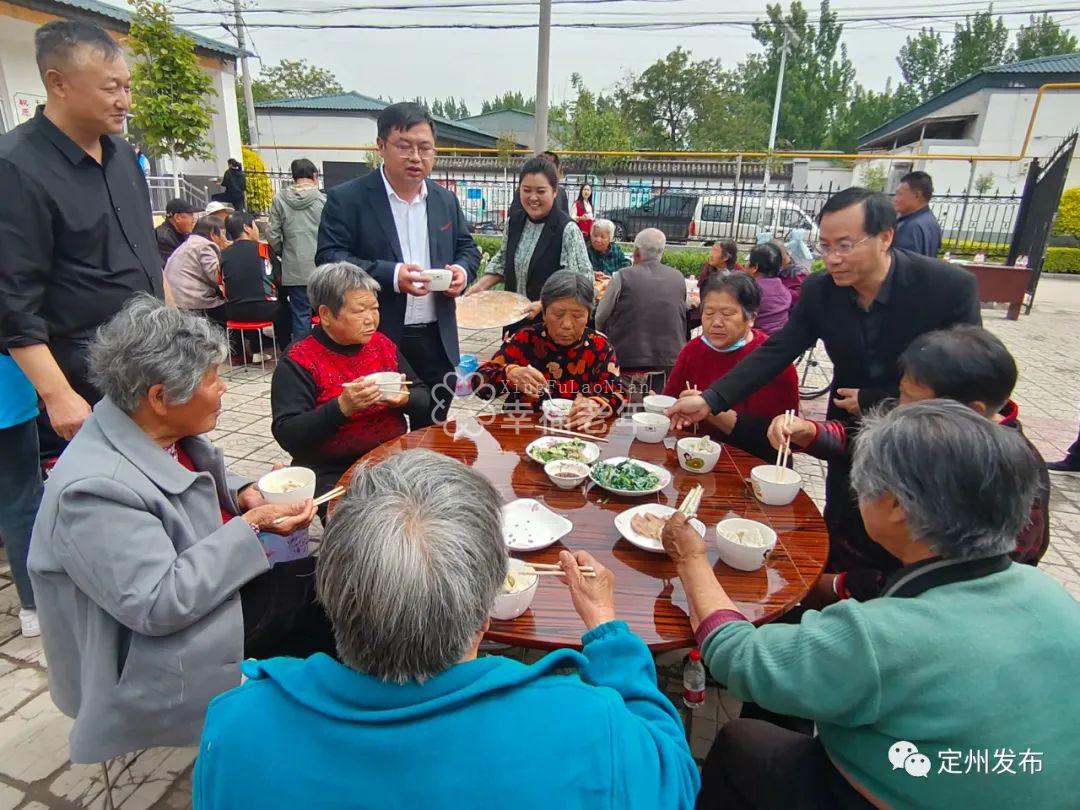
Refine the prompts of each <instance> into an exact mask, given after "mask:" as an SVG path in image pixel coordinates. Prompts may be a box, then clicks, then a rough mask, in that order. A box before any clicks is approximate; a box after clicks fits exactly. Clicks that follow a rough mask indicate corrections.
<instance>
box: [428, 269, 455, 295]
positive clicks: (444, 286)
mask: <svg viewBox="0 0 1080 810" xmlns="http://www.w3.org/2000/svg"><path fill="white" fill-rule="evenodd" d="M424 275H425V276H427V278H428V285H427V286H428V289H429V290H430V291H431V292H442V291H443V290H449V289H450V283H451V282H452V281H453V280H454V274H453V272H452V271H450V270H446V269H442V270H439V269H437V268H432V269H431V270H425V271H424Z"/></svg>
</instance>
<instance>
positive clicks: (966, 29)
mask: <svg viewBox="0 0 1080 810" xmlns="http://www.w3.org/2000/svg"><path fill="white" fill-rule="evenodd" d="M1008 44H1009V29H1008V28H1006V27H1005V21H1004V20H1003V19H1001V17H994V7H993V6H990V8H989V10H987V11H980V12H979V13H978V14H976V15H975V16H974V17H965V18H964V22H963V23H957V25H956V32H955V34H954V35H953V43H952V48H951V49H950V50H951V52H950V58H949V73H948V83H949V84H950V85H952V84H955V83H956V82H959V81H961V80H962V79H965V78H967V77H968V76H970V75H971V74H973V73H978V72H979V71H980V70H982V69H983V68H984V67H987V66H989V65H1000V64H1001V63H1002V62H1006V61H1008V57H1009V53H1008Z"/></svg>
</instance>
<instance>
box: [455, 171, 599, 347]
mask: <svg viewBox="0 0 1080 810" xmlns="http://www.w3.org/2000/svg"><path fill="white" fill-rule="evenodd" d="M558 189H559V176H558V173H557V172H556V170H555V166H554V165H552V164H551V163H550V162H548V161H546V160H544V159H543V158H532V159H530V160H527V161H525V165H524V166H522V167H521V174H520V175H519V178H518V197H519V199H520V201H521V206H522V207H521V209H520V210H518V211H511V213H510V216H509V218H508V219H507V227H506V236H505V237H503V243H502V247H501V248H499V252H498V253H496V254H495V256H494V257H493V258H492V259H491V261H490V262H488V265H487V267H486V268H485V270H484V275H483V276H482V277H481V278H480V280H479V281H477V282H476V284H474V285H473V286H472V287H470V288H469V291H468V292H467V293H466V295H473V294H475V293H478V292H482V291H484V290H490V289H491V288H492V287H494V286H495V285H496V284H499V283H500V282H501V283H503V284H504V285H505V287H506V289H507V290H509V291H510V292H516V293H520V294H522V295H524V296H525V297H526V298H528V299H529V301H531V302H532V303H531V304H530V305H529V306H528V307H527V308H526V309H525V311H524V312H522V315H524V318H523V320H521V321H519V322H518V323H516V324H513V325H512V326H510V327H508V329H507V333H508V334H513V333H514V332H515V331H517V329H519V328H521V327H523V326H525V325H526V324H527V323H528V322H530V321H532V320H535V319H536V317H537V316H538V315H539V314H540V310H541V304H540V291H541V290H542V289H543V288H544V283H545V282H546V281H547V280H548V279H549V278H551V276H552V275H553V274H554V273H556V272H558V271H559V270H570V271H572V272H575V273H580V274H582V275H583V276H586V277H587V278H588V279H589V282H590V283H592V277H593V270H592V264H591V263H590V262H589V253H588V251H587V250H586V248H585V239H584V237H582V235H581V230H580V229H579V228H578V227H577V225H576V224H574V221H573V220H572V219H570V216H569V215H568V214H567V213H566V212H564V211H563V210H562V209H560V208H558V207H557V206H556V205H555V195H556V192H557V191H558Z"/></svg>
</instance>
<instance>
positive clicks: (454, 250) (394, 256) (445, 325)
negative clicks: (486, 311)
mask: <svg viewBox="0 0 1080 810" xmlns="http://www.w3.org/2000/svg"><path fill="white" fill-rule="evenodd" d="M425 182H426V183H427V191H428V196H427V220H428V221H427V224H428V249H429V251H430V257H431V266H432V267H445V266H446V265H448V264H456V265H459V266H460V267H462V268H463V269H464V270H465V274H466V275H467V276H468V278H469V282H470V283H471V282H472V281H474V280H475V279H476V270H477V268H478V267H479V266H480V251H479V249H477V247H476V243H475V242H474V241H473V238H472V235H471V234H470V233H469V224H468V222H466V221H465V215H464V214H463V213H462V211H461V205H460V204H459V203H458V198H457V195H455V194H454V193H453V192H451V191H447V190H446V189H445V188H443V187H442V186H440V185H439V184H438V183H436V182H434V181H433V180H426V181H425ZM342 261H344V262H352V263H353V264H355V265H357V266H358V267H360V268H362V269H363V270H366V271H367V272H368V273H370V274H371V275H372V277H373V278H374V279H375V280H376V281H378V282H379V285H380V286H381V287H382V290H381V292H380V293H379V309H380V311H381V317H382V321H381V324H380V326H379V329H380V330H381V331H382V332H383V334H385V335H386V336H387V337H388V338H390V339H391V340H392V341H394V343H396V344H398V345H401V337H402V330H403V328H404V325H405V304H406V296H405V294H404V293H397V292H394V271H395V268H396V267H397V265H398V264H399V263H400V262H402V261H403V259H402V252H401V245H400V244H399V241H398V234H397V228H396V227H395V225H394V214H393V212H392V211H391V210H390V200H389V198H387V196H386V186H385V185H384V183H383V174H382V172H381V171H374V172H372V173H371V174H368V175H365V176H364V177H358V178H356V179H355V180H349V181H348V182H346V183H342V184H341V185H339V186H335V187H334V188H332V189H330V190H329V191H328V192H327V193H326V206H325V207H324V208H323V213H322V222H321V223H320V224H319V243H318V248H317V250H316V252H315V264H317V265H319V264H326V263H327V262H342ZM434 295H435V311H436V313H437V315H438V319H439V334H440V336H441V337H442V342H443V348H444V349H445V350H446V357H447V360H448V361H449V363H450V365H452V366H454V365H457V363H458V359H459V357H458V335H457V311H456V303H455V301H454V299H453V298H450V297H448V296H445V295H443V294H442V293H435V294H434Z"/></svg>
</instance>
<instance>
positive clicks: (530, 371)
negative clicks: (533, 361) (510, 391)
mask: <svg viewBox="0 0 1080 810" xmlns="http://www.w3.org/2000/svg"><path fill="white" fill-rule="evenodd" d="M506 381H507V382H508V383H510V386H511V387H512V388H514V389H516V390H517V391H520V392H521V393H522V394H527V395H528V396H531V397H538V396H540V394H541V393H542V392H543V391H544V390H545V389H546V388H547V387H548V381H547V377H545V376H544V375H543V372H541V371H538V370H537V369H535V368H533V367H532V366H510V367H509V368H507V369H506Z"/></svg>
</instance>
